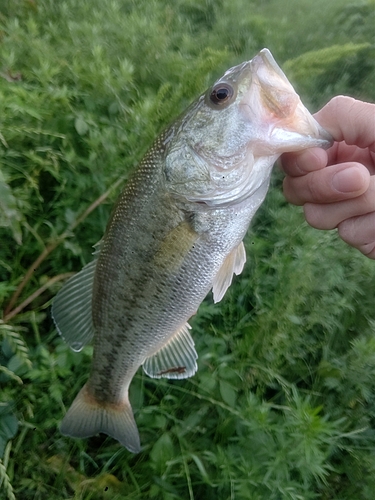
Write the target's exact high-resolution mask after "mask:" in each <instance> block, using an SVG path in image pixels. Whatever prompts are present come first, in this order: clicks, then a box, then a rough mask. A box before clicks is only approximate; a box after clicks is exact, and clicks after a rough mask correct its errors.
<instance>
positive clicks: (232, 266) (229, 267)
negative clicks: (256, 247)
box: [212, 241, 246, 303]
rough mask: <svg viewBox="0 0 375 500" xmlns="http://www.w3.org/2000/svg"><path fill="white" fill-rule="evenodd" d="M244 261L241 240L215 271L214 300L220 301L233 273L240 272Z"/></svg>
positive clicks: (244, 255)
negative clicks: (216, 271)
mask: <svg viewBox="0 0 375 500" xmlns="http://www.w3.org/2000/svg"><path fill="white" fill-rule="evenodd" d="M245 262H246V251H245V246H244V244H243V242H242V241H241V243H240V244H239V245H238V246H237V247H236V248H234V249H233V250H232V251H231V253H230V254H228V255H227V257H226V259H225V260H224V263H223V265H222V266H221V268H220V271H219V272H218V273H217V275H216V276H215V279H214V283H213V286H212V293H213V295H214V302H215V303H216V302H220V300H221V299H222V298H223V297H224V295H225V292H226V291H227V290H228V288H229V286H230V284H231V283H232V278H233V273H234V274H237V275H238V274H241V273H242V269H243V266H244V265H245Z"/></svg>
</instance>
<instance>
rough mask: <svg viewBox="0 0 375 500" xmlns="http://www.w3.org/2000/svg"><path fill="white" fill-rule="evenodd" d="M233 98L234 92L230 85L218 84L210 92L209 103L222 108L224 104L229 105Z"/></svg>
mask: <svg viewBox="0 0 375 500" xmlns="http://www.w3.org/2000/svg"><path fill="white" fill-rule="evenodd" d="M233 96H234V90H233V87H232V86H231V85H228V84H227V83H218V84H217V85H215V87H214V88H213V89H212V90H211V94H210V101H211V102H212V103H213V104H215V105H216V106H222V105H224V104H229V102H230V101H231V99H232V97H233Z"/></svg>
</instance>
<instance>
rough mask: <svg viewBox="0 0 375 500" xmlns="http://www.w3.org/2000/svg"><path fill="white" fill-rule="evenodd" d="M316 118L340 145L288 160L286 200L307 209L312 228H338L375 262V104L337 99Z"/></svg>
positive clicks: (285, 158)
mask: <svg viewBox="0 0 375 500" xmlns="http://www.w3.org/2000/svg"><path fill="white" fill-rule="evenodd" d="M314 117H315V119H316V120H317V121H318V122H319V123H320V124H321V125H322V126H323V127H324V128H325V129H326V130H328V132H330V133H331V134H332V136H333V138H334V141H335V142H334V144H333V145H332V147H330V148H329V149H328V150H327V151H324V150H323V149H319V148H311V149H308V150H305V151H303V152H300V153H288V154H284V155H282V157H281V164H282V168H283V170H284V172H285V173H286V177H285V179H284V195H285V197H286V199H287V200H288V201H289V202H290V203H293V204H294V205H303V209H304V213H305V218H306V220H307V222H308V223H309V224H310V225H311V226H313V227H315V228H317V229H335V228H337V230H338V234H339V236H340V237H341V238H342V239H343V240H344V241H345V242H346V243H348V245H351V246H353V247H355V248H357V249H358V250H359V251H360V252H362V253H363V254H364V255H366V256H367V257H369V258H370V259H375V104H371V103H367V102H362V101H358V100H356V99H353V98H351V97H346V96H337V97H334V98H333V99H331V101H329V102H328V104H326V105H325V106H324V107H323V108H322V109H321V110H320V111H318V113H316V114H315V115H314Z"/></svg>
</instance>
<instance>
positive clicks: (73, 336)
mask: <svg viewBox="0 0 375 500" xmlns="http://www.w3.org/2000/svg"><path fill="white" fill-rule="evenodd" d="M95 266H96V259H95V260H93V261H92V262H90V264H87V265H86V266H85V267H84V268H83V269H82V270H81V271H80V272H79V273H77V274H75V275H74V276H73V277H72V278H70V279H69V280H68V281H67V282H66V283H65V285H64V286H63V287H62V288H61V290H60V291H59V293H58V294H57V295H56V297H55V299H54V301H53V304H52V311H51V312H52V318H53V321H54V322H55V325H56V329H57V331H58V332H59V334H60V335H61V337H62V338H63V339H64V340H65V342H66V343H67V344H68V345H69V346H70V347H71V349H73V351H80V350H81V349H82V348H83V347H84V346H85V345H86V344H88V343H89V342H90V340H91V339H92V337H93V335H94V327H93V323H92V306H91V298H92V285H93V281H94V272H95Z"/></svg>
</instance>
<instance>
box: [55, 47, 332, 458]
mask: <svg viewBox="0 0 375 500" xmlns="http://www.w3.org/2000/svg"><path fill="white" fill-rule="evenodd" d="M330 142H331V138H330V136H329V134H328V133H327V132H325V131H324V130H323V129H322V128H321V127H320V125H319V124H318V123H317V122H316V121H315V119H314V118H313V117H312V116H311V114H310V113H309V112H308V111H307V109H306V108H305V107H304V106H303V104H302V103H301V101H300V98H299V97H298V95H297V94H296V92H295V91H294V89H293V87H292V85H291V84H290V83H289V81H288V80H287V78H286V76H285V75H284V73H283V72H282V70H281V69H280V68H279V66H278V65H277V64H276V62H275V60H274V59H273V57H272V55H271V53H270V52H269V51H268V50H267V49H263V50H262V51H261V52H260V53H259V54H258V55H256V56H255V57H254V58H253V59H252V60H251V61H248V62H244V63H243V64H240V65H238V66H235V67H233V68H231V69H229V70H228V71H227V72H226V73H225V74H224V75H223V76H222V77H221V78H220V79H219V80H217V81H216V83H215V84H214V85H213V86H212V87H211V88H209V89H208V90H207V91H206V92H205V93H204V94H203V95H201V96H200V97H199V98H198V99H197V100H196V101H195V102H194V103H193V104H192V105H191V106H190V107H189V108H188V109H187V110H186V112H185V113H184V114H183V115H182V116H180V117H179V118H178V119H177V120H176V121H175V122H174V123H173V124H172V125H171V126H170V127H169V128H167V129H166V130H165V131H164V132H163V133H162V134H161V135H160V136H159V137H158V138H157V139H156V141H155V142H154V144H153V145H152V146H151V148H150V150H149V151H148V153H147V154H146V155H145V157H144V158H143V160H142V161H141V163H140V165H139V166H138V168H137V170H136V171H135V173H134V175H133V176H132V178H131V179H130V181H129V182H128V183H127V186H126V187H125V189H124V191H123V192H122V194H121V195H120V197H119V199H118V201H117V204H116V206H115V209H114V211H113V213H112V216H111V218H110V221H109V223H108V226H107V229H106V232H105V235H104V237H103V239H102V240H101V242H100V244H99V245H98V247H97V249H96V252H95V254H94V260H93V261H92V262H91V263H90V264H88V265H87V266H85V267H84V268H83V269H82V271H80V272H79V273H78V274H76V275H75V276H73V277H72V278H71V279H70V280H69V281H68V282H67V283H66V284H65V285H64V287H63V288H62V289H61V290H60V292H59V293H58V294H57V296H56V299H55V300H54V303H53V306H52V315H53V318H54V321H55V323H56V327H57V330H58V331H59V333H60V334H61V336H62V337H63V338H64V339H65V340H66V341H67V342H68V343H69V345H70V346H71V347H72V349H74V350H77V351H78V350H80V349H81V348H82V347H83V346H84V345H85V344H86V343H87V342H89V341H90V340H91V339H92V337H93V338H94V354H93V360H92V367H91V373H90V376H89V379H88V381H87V383H86V384H85V385H84V387H83V388H82V389H81V391H80V392H79V393H78V395H77V396H76V398H75V400H74V401H73V404H72V405H71V407H70V409H69V410H68V412H67V413H66V415H65V417H64V419H63V421H62V424H61V432H62V433H63V434H65V435H68V436H72V437H80V438H85V437H89V436H92V435H95V434H97V433H99V432H103V433H106V434H108V435H109V436H112V437H113V438H115V439H117V440H118V441H119V442H120V443H121V444H122V445H123V446H125V447H126V448H127V449H128V450H130V451H131V452H138V451H139V450H140V439H139V435H138V430H137V426H136V423H135V420H134V416H133V412H132V408H131V405H130V402H129V399H128V389H129V385H130V383H131V380H132V378H133V376H134V374H135V373H136V371H137V370H138V368H139V367H140V366H141V365H142V366H143V369H144V371H145V372H146V373H147V375H149V376H150V377H156V378H158V377H167V378H179V379H181V378H185V377H191V376H192V375H193V374H194V373H195V372H196V370H197V363H196V360H197V353H196V351H195V348H194V342H193V339H192V337H191V334H190V331H189V329H190V327H189V325H188V320H189V318H190V317H191V316H192V315H194V314H195V313H196V311H197V309H198V307H199V305H200V303H201V302H202V301H203V299H204V298H205V296H206V295H207V293H208V292H209V291H210V290H211V289H212V291H213V297H214V301H215V302H218V301H220V300H221V299H222V297H223V296H224V294H225V292H226V290H227V288H228V287H229V285H230V284H231V281H232V277H233V274H240V273H241V271H242V269H243V266H244V263H245V260H246V255H245V249H244V245H243V243H242V240H243V238H244V236H245V234H246V231H247V229H248V227H249V224H250V221H251V219H252V217H253V216H254V214H255V212H256V210H257V209H258V207H259V206H260V204H261V203H262V201H263V200H264V197H265V195H266V192H267V190H268V186H269V181H270V175H271V170H272V166H273V164H274V162H275V161H276V159H277V158H278V157H279V156H280V154H281V153H283V152H285V151H296V150H301V149H304V148H309V147H312V146H319V147H327V146H329V145H330Z"/></svg>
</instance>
